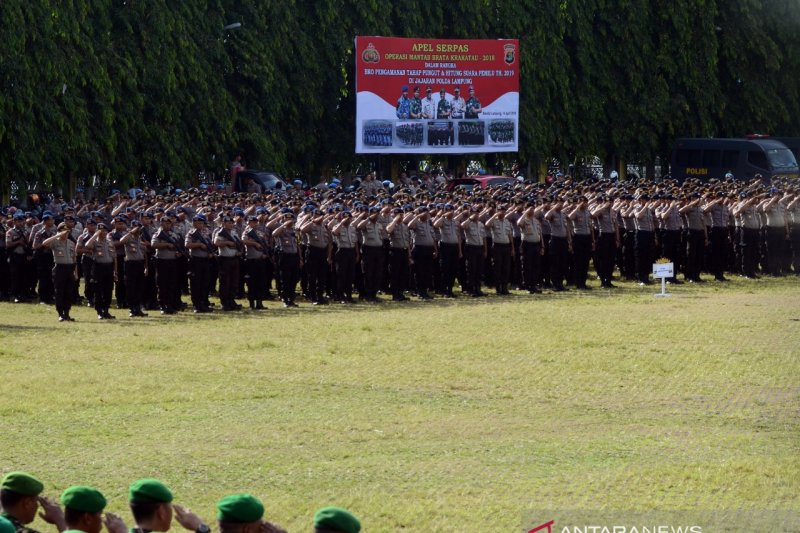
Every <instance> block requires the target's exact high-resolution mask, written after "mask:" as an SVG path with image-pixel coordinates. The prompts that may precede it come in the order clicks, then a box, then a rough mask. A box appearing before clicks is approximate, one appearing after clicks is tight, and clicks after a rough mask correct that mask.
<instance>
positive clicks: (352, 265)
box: [334, 248, 356, 299]
mask: <svg viewBox="0 0 800 533" xmlns="http://www.w3.org/2000/svg"><path fill="white" fill-rule="evenodd" d="M334 261H335V262H336V297H337V298H339V299H350V298H352V297H353V279H354V277H355V274H356V249H355V248H339V249H338V250H336V255H335V256H334Z"/></svg>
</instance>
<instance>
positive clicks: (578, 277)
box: [572, 235, 592, 287]
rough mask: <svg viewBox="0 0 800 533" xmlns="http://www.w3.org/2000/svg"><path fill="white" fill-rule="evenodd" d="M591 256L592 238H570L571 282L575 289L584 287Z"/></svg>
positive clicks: (585, 236)
mask: <svg viewBox="0 0 800 533" xmlns="http://www.w3.org/2000/svg"><path fill="white" fill-rule="evenodd" d="M591 256H592V236H591V235H573V236H572V281H573V283H575V286H576V287H586V278H587V277H588V276H589V259H590V258H591Z"/></svg>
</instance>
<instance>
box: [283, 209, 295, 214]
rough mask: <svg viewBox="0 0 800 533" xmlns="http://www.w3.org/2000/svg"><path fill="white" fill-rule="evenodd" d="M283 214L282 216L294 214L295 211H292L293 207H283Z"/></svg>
mask: <svg viewBox="0 0 800 533" xmlns="http://www.w3.org/2000/svg"><path fill="white" fill-rule="evenodd" d="M281 214H282V215H289V214H294V211H292V208H291V207H282V208H281Z"/></svg>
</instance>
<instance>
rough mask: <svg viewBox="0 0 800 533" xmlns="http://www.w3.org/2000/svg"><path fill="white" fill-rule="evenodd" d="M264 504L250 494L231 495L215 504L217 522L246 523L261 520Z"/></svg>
mask: <svg viewBox="0 0 800 533" xmlns="http://www.w3.org/2000/svg"><path fill="white" fill-rule="evenodd" d="M262 516H264V504H262V503H261V501H260V500H259V499H258V498H256V497H255V496H253V495H251V494H232V495H230V496H225V497H224V498H222V499H221V500H220V501H219V502H218V503H217V520H219V521H221V522H238V523H243V524H244V523H248V522H256V521H258V520H261V517H262Z"/></svg>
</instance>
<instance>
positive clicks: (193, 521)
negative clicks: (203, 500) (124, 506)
mask: <svg viewBox="0 0 800 533" xmlns="http://www.w3.org/2000/svg"><path fill="white" fill-rule="evenodd" d="M128 496H129V498H128V500H129V505H130V507H131V513H132V514H133V519H134V520H135V521H136V527H134V528H131V531H130V533H150V532H151V531H169V528H170V526H171V525H172V513H173V510H174V511H175V520H177V521H178V523H179V524H180V525H181V526H183V527H184V528H185V529H188V530H190V531H195V532H196V533H209V532H210V531H211V529H210V528H209V527H208V526H207V525H206V524H204V523H203V521H202V520H201V519H200V517H199V516H197V515H196V514H194V513H193V512H192V511H191V510H190V509H187V508H185V507H182V506H180V505H173V504H172V499H173V497H172V491H170V490H169V489H168V488H167V486H166V485H164V483H162V482H161V481H159V480H157V479H140V480H138V481H134V482H133V484H132V485H131V486H130V489H129V490H128Z"/></svg>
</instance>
